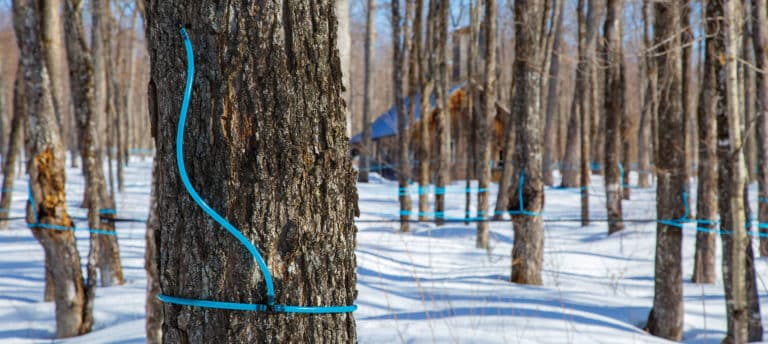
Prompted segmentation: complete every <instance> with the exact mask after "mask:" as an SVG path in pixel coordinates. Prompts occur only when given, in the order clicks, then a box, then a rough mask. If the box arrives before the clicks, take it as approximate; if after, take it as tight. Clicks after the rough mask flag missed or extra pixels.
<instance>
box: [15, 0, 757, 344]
mask: <svg viewBox="0 0 768 344" xmlns="http://www.w3.org/2000/svg"><path fill="white" fill-rule="evenodd" d="M767 30H768V6H766V0H741V1H739V0H684V1H683V0H681V1H673V0H655V1H650V0H567V1H566V0H506V1H498V0H466V1H448V0H378V1H376V0H351V1H347V0H321V1H312V2H306V1H283V2H282V3H276V2H269V1H265V2H250V1H237V0H235V1H230V2H228V3H227V4H218V3H213V2H210V3H209V2H204V1H203V2H199V3H198V2H193V3H189V2H184V1H177V0H37V1H33V0H9V1H0V47H2V49H3V51H2V53H0V154H1V155H2V164H1V166H2V174H3V184H2V192H1V195H0V234H1V233H3V232H6V233H16V232H14V231H20V230H23V231H24V233H27V234H29V235H30V236H31V237H32V238H34V240H35V241H36V243H38V244H39V245H38V246H39V249H40V252H41V256H42V262H43V263H42V267H41V268H40V269H39V270H40V271H39V274H40V280H41V284H42V289H41V290H40V291H39V293H38V294H39V296H40V298H41V299H42V301H44V302H52V306H51V309H52V310H53V316H52V318H53V320H54V321H55V333H54V336H55V337H56V338H65V337H73V336H81V335H87V334H88V333H91V332H93V331H96V330H99V329H100V327H99V326H102V323H100V321H102V320H101V319H99V314H100V313H99V311H98V309H99V308H98V307H99V302H100V300H101V299H100V298H99V294H100V291H102V290H103V291H105V293H108V292H109V290H112V289H110V288H121V287H125V286H126V285H131V284H132V283H135V279H134V280H132V279H131V278H130V277H129V276H133V274H134V273H135V272H134V271H132V270H135V269H133V268H132V267H131V264H134V263H133V260H135V259H126V257H127V256H126V255H128V254H131V252H132V251H135V250H136V248H135V247H134V246H132V245H128V246H127V248H126V247H125V246H121V245H124V241H123V240H124V238H125V237H124V236H120V235H119V234H122V233H121V225H122V224H123V223H131V224H136V225H137V226H140V227H141V228H142V235H141V237H142V239H141V241H142V244H143V246H142V247H141V249H140V251H141V252H140V253H141V257H142V258H141V259H139V260H140V261H141V262H142V265H141V270H142V272H141V275H142V278H143V279H145V280H146V287H145V288H144V287H142V288H144V289H143V290H144V292H145V293H146V294H145V297H143V300H142V301H141V302H142V304H143V307H144V308H143V310H142V312H143V314H144V316H145V318H146V321H145V334H144V336H145V337H142V338H144V339H145V340H146V341H147V342H150V343H159V342H169V343H198V342H217V341H218V342H268V343H274V342H334V343H336V342H350V343H351V342H357V341H358V340H360V338H363V339H369V338H368V337H363V336H362V335H364V334H363V333H362V332H361V331H363V330H358V329H359V328H362V329H367V328H368V327H367V326H369V325H365V326H363V327H360V326H358V323H359V321H361V318H358V317H357V316H356V314H355V313H353V311H354V310H355V309H356V308H357V306H356V305H355V304H356V300H360V299H361V295H360V293H366V292H367V293H374V292H375V293H380V294H376V295H382V294H383V295H385V296H386V297H389V296H391V295H397V293H395V292H392V293H390V292H389V290H387V287H386V286H380V285H374V284H375V283H369V282H368V280H366V283H362V285H360V283H358V279H365V278H370V276H377V277H378V278H384V277H382V276H385V277H386V276H387V273H386V272H385V273H382V272H380V271H370V270H369V269H368V268H367V267H366V268H361V267H362V266H366V265H365V264H367V263H369V261H367V260H366V259H370V258H366V257H368V255H369V254H370V252H368V251H365V250H367V248H368V246H366V245H367V243H366V244H364V245H363V250H361V248H360V247H361V245H360V242H359V241H360V240H361V239H360V238H363V236H360V231H361V228H364V227H362V226H363V225H364V224H366V223H375V224H377V225H380V226H384V227H376V228H377V230H379V231H382V232H387V233H389V232H392V233H396V234H397V235H398V238H399V240H400V244H401V245H402V247H392V248H391V249H392V252H388V253H385V254H380V255H377V256H376V259H377V260H376V261H377V262H379V260H387V259H390V260H391V262H389V263H387V264H396V263H398V262H399V261H398V260H397V259H395V258H393V256H394V255H395V254H397V253H398V252H399V250H400V249H401V248H403V247H406V248H404V249H403V250H405V251H406V252H407V254H408V255H407V260H409V261H410V264H413V265H414V266H417V267H418V268H419V269H428V268H429V267H431V266H432V264H433V262H432V251H431V250H432V246H431V245H432V242H431V241H429V244H428V246H427V247H428V251H429V262H428V263H427V262H421V261H416V262H414V258H413V257H412V256H411V255H410V254H411V252H410V251H408V248H407V246H408V245H409V244H412V243H413V242H417V241H418V240H419V238H420V236H424V234H423V233H425V231H428V235H427V236H428V237H429V239H430V240H432V239H433V237H432V231H435V233H436V238H437V239H438V240H442V239H446V237H448V238H451V235H454V236H456V237H459V238H460V239H461V240H468V239H467V238H470V237H471V238H472V239H474V240H473V243H472V245H471V246H472V248H471V249H474V250H476V251H477V252H481V253H482V254H480V255H479V256H483V254H484V255H486V256H483V257H486V259H488V261H492V262H496V261H499V260H500V259H503V260H504V263H503V264H504V265H503V266H504V270H503V271H498V272H494V273H493V276H497V275H503V278H502V279H503V280H504V283H505V285H509V286H511V287H519V286H521V285H525V286H526V288H548V287H551V285H552V284H554V285H556V286H557V287H558V288H559V287H560V283H562V281H561V280H560V278H568V277H560V272H559V271H558V272H557V277H556V278H554V277H551V276H552V272H551V270H554V269H556V268H557V266H555V265H557V264H562V263H561V262H560V261H558V260H557V259H558V258H556V257H555V258H553V257H552V256H549V255H550V254H553V253H552V252H553V251H555V250H550V249H549V246H548V245H550V242H552V241H555V242H559V241H558V240H561V238H559V237H558V238H555V240H552V238H553V234H550V233H551V232H550V231H551V230H553V229H557V228H560V227H558V226H570V227H568V228H569V230H571V231H572V232H575V233H579V231H585V232H586V231H588V230H590V229H592V228H599V231H600V233H599V235H600V236H599V239H595V238H596V236H595V235H591V236H590V237H589V238H586V239H583V241H584V242H587V243H590V244H591V243H594V244H595V245H596V246H598V245H601V244H604V243H605V242H606V241H608V240H612V239H616V238H619V240H621V241H620V245H622V246H621V250H622V252H624V251H623V250H624V246H623V245H624V241H623V240H624V239H625V238H628V239H627V240H630V239H631V238H632V235H635V233H637V228H638V227H641V226H645V228H648V229H649V230H652V231H653V236H652V237H655V241H654V243H653V245H652V248H653V250H652V251H648V252H646V256H645V257H643V258H642V259H644V260H646V261H647V263H648V266H649V267H650V266H652V267H653V269H652V271H651V269H650V268H649V269H648V271H646V274H645V275H644V276H643V278H645V280H646V281H648V285H649V288H648V289H649V291H648V293H649V295H650V297H647V298H646V299H645V300H643V302H644V306H643V307H644V308H642V309H641V311H638V310H637V309H635V310H634V312H633V314H639V313H642V316H641V318H642V319H641V320H637V319H634V320H636V321H635V323H634V324H633V325H632V326H634V327H637V329H638V330H642V331H645V332H646V333H647V334H650V335H652V336H657V337H660V338H664V339H668V340H673V341H681V340H687V339H689V338H688V335H689V333H690V332H687V331H691V327H695V326H694V325H691V324H690V323H688V322H687V321H688V320H687V319H686V318H685V316H686V314H687V313H686V311H687V309H686V307H688V303H686V298H687V297H690V294H686V290H687V289H690V284H694V285H698V286H701V288H702V289H701V290H702V298H704V297H703V293H704V291H703V290H704V288H708V289H707V290H708V292H710V291H712V290H715V289H716V290H717V291H716V292H717V293H721V294H717V295H722V296H718V297H720V298H721V299H722V301H723V306H722V307H720V308H721V309H718V310H717V311H718V312H719V313H720V314H722V318H723V323H724V326H723V328H721V329H719V331H720V332H718V336H719V337H720V338H718V339H722V340H723V342H725V343H746V342H757V341H761V340H763V327H764V325H763V323H762V321H763V317H762V313H761V305H765V304H764V303H763V304H761V298H762V299H765V297H766V290H765V286H763V285H762V284H761V283H762V282H761V281H762V280H761V278H760V274H761V267H763V268H764V265H762V264H763V263H764V262H762V261H761V260H762V258H763V257H766V256H768V70H767V69H768V50H766V49H768V48H767V47H766V45H768V31H767ZM141 159H149V160H150V161H151V162H152V164H151V166H152V167H151V170H149V172H148V174H147V175H146V176H143V177H141V178H143V179H146V187H147V190H150V189H151V193H149V195H148V200H149V202H144V203H148V204H141V205H140V206H141V207H142V209H143V210H145V213H142V214H143V215H142V218H137V217H135V216H133V217H129V216H126V215H125V214H124V213H122V212H121V209H119V208H120V207H121V205H122V204H126V202H127V201H126V200H131V198H132V197H134V193H135V192H137V191H136V187H137V185H136V183H133V184H132V183H131V182H130V181H129V180H133V179H132V178H133V176H131V175H130V173H132V172H130V171H135V169H132V167H134V166H133V164H135V163H137V162H140V161H143V160H141ZM150 174H151V178H150V176H149V175H150ZM80 176H82V178H81V179H80ZM77 183H80V184H77ZM22 185H23V186H22ZM73 185H82V187H81V189H82V193H75V192H73V189H76V188H78V187H79V186H75V187H73ZM377 185H386V186H387V187H389V189H392V190H395V191H393V192H391V193H389V194H387V197H389V198H388V199H381V198H380V197H378V196H380V195H376V194H375V192H373V191H371V190H375V187H377ZM20 188H23V190H21V191H19V189H20ZM456 190H458V191H456ZM14 191H17V192H16V193H15V192H14ZM560 192H570V195H572V197H569V198H567V200H564V199H559V198H558V197H560V196H559V195H563V194H562V193H560ZM19 195H25V197H24V198H22V199H19ZM393 195H396V196H393ZM14 197H15V198H14ZM377 197H378V198H377ZM643 197H645V198H643ZM649 197H650V198H649ZM638 200H646V201H649V202H650V203H649V204H650V206H649V208H647V209H644V210H643V209H638V203H637V202H639V201H638ZM386 201H391V203H392V205H393V206H394V204H397V209H396V210H393V211H392V214H390V215H391V216H388V217H384V216H382V215H381V214H382V212H383V210H382V209H380V208H385V207H386V205H387V203H386ZM552 204H555V206H552ZM14 206H15V207H16V208H14ZM553 207H556V209H553ZM566 207H567V209H566ZM14 209H15V210H14ZM21 209H23V210H21ZM81 210H82V212H80V211H81ZM77 214H84V216H79V215H77ZM456 214H457V215H456ZM638 214H640V215H641V216H639V215H638ZM454 215H455V216H454ZM22 223H23V224H24V225H23V226H22V227H23V228H21V229H20V228H19V224H22ZM388 223H391V224H392V226H389V225H387V224H388ZM382 224H384V225H382ZM77 230H85V231H86V232H87V233H88V234H87V239H84V237H82V236H81V237H79V238H78V236H77ZM439 230H443V231H442V232H440V231H439ZM500 231H505V232H503V234H499V233H500ZM227 232H228V233H229V234H231V235H229V234H227ZM454 232H456V233H461V234H455V233H454ZM212 233H213V234H212ZM446 233H448V234H446ZM466 233H470V235H465V234H466ZM687 233H691V234H690V236H689V237H690V238H691V239H690V240H684V238H686V235H687ZM505 237H506V238H509V243H508V244H509V245H508V246H504V245H503V244H504V243H502V244H500V242H503V241H504V238H505ZM78 240H80V242H79V243H78ZM83 240H87V241H83ZM131 240H132V239H131ZM600 240H604V241H603V242H600ZM5 242H6V241H3V239H2V237H0V243H2V245H5ZM86 243H87V244H86ZM436 247H439V246H436ZM498 247H504V249H505V250H506V251H505V252H504V253H503V254H501V255H500V254H499V253H498ZM84 248H86V250H85V251H84V250H83V249H84ZM356 250H360V251H356ZM81 251H82V252H81ZM126 251H128V252H126ZM556 251H568V250H566V249H558V250H556ZM472 252H474V251H472ZM389 254H391V255H393V256H389ZM498 256H501V257H502V258H498ZM0 259H1V258H0ZM446 259H447V258H446ZM494 259H495V260H494ZM422 263H423V264H424V265H423V266H422V265H421V264H422ZM2 266H4V265H0V268H1V267H2ZM553 266H554V267H553ZM413 270H414V272H413V273H414V274H416V272H415V271H416V270H417V269H416V268H414V269H413ZM564 275H565V274H564ZM2 276H3V274H2V273H0V279H2ZM473 278H474V277H473ZM494 278H496V277H494ZM610 278H612V279H617V277H616V275H615V274H614V275H612V276H611V277H610ZM496 279H498V278H496ZM404 280H405V281H407V282H408V283H411V280H412V282H413V284H415V285H416V286H417V287H418V288H416V289H415V290H417V291H415V292H414V293H416V294H419V296H418V297H417V298H416V299H417V301H418V302H420V305H421V306H423V307H425V309H424V310H421V309H417V310H415V311H416V313H417V314H415V315H414V314H410V313H406V314H405V317H404V319H405V321H408V320H421V317H424V318H427V319H430V320H431V319H432V318H435V317H436V318H440V317H442V316H443V314H442V313H440V314H439V315H436V313H434V312H430V311H427V309H426V308H427V307H428V305H427V304H428V303H429V302H430V300H428V299H429V298H428V297H426V296H425V292H424V288H425V287H424V285H426V284H427V283H426V281H429V282H430V283H433V284H434V283H435V282H434V281H435V280H439V278H435V277H434V276H431V275H430V277H428V278H426V280H425V279H420V277H418V276H416V277H415V278H413V279H411V278H410V277H408V278H405V279H404ZM553 281H554V282H553ZM398 282H402V281H398ZM614 282H615V281H614ZM423 284H424V285H423ZM566 284H567V282H566ZM1 285H2V283H0V286H1ZM650 285H652V287H650ZM142 286H143V284H142ZM426 288H429V286H427V287H426ZM498 288H503V287H498ZM446 289H450V288H448V287H446ZM526 290H529V289H526ZM530 290H538V289H530ZM614 292H615V287H614ZM393 297H394V296H393ZM560 297H562V293H561V295H560ZM377 298H380V296H377ZM1 300H2V296H0V301H1ZM377 301H378V300H377ZM386 302H387V304H386V305H381V304H377V305H376V307H378V308H377V310H379V308H381V309H386V311H392V309H393V308H397V307H393V306H392V305H391V304H389V302H390V301H389V299H388V298H387V299H386ZM418 302H416V303H418ZM431 302H432V303H433V304H434V302H435V301H434V298H433V299H432V300H431ZM2 307H3V304H2V303H0V311H2V310H3V308H2ZM361 307H371V305H370V304H369V303H367V301H366V302H362V303H361ZM510 307H514V305H510ZM403 308H407V307H403ZM598 308H599V307H598ZM763 308H764V307H763ZM421 311H424V312H423V313H424V314H422V312H421ZM710 311H711V312H714V311H712V310H710ZM382 312H384V311H382ZM296 313H301V314H296ZM459 313H461V312H458V313H457V314H459ZM469 313H470V314H474V311H469ZM499 313H501V312H499ZM0 314H2V312H0ZM364 314H365V315H366V316H365V317H362V319H363V320H362V321H366V320H370V319H379V318H376V317H384V318H386V317H387V316H389V314H388V313H382V314H386V315H382V314H379V313H375V312H371V313H364ZM633 316H634V315H633ZM393 317H394V318H395V320H397V315H394V316H393ZM409 317H410V318H409ZM704 317H705V319H706V313H705V315H704ZM387 319H389V318H387ZM431 326H432V325H431V323H430V330H432V331H433V336H434V335H435V334H434V329H432V327H431ZM704 326H705V327H706V326H707V325H706V320H705V325H704ZM704 331H705V332H706V329H705V330H704ZM2 334H3V331H2V328H0V341H2V339H3V337H2ZM398 336H399V338H397V337H391V338H388V339H392V340H394V339H393V338H396V339H398V340H401V341H408V340H406V339H407V338H405V337H403V335H402V334H401V333H398ZM433 340H434V337H433ZM363 341H365V340H363ZM416 341H417V342H418V340H416ZM564 341H566V340H564Z"/></svg>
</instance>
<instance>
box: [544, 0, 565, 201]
mask: <svg viewBox="0 0 768 344" xmlns="http://www.w3.org/2000/svg"><path fill="white" fill-rule="evenodd" d="M554 6H556V7H557V11H553V12H555V13H557V20H556V21H555V25H553V26H552V28H551V29H550V30H551V33H552V34H553V36H554V38H553V41H552V49H551V53H550V54H549V55H550V58H549V59H550V61H551V62H550V65H549V77H548V78H546V80H547V84H548V86H547V96H546V99H545V100H544V101H546V110H547V111H546V123H545V124H544V166H543V169H544V185H550V186H551V185H554V183H555V182H554V180H553V177H552V170H553V169H554V167H555V166H554V165H555V162H556V161H555V146H556V144H555V141H556V140H555V139H556V138H557V135H556V130H557V122H558V121H557V113H558V111H559V110H560V103H559V102H558V101H557V100H558V99H559V97H558V93H557V90H558V85H559V84H560V54H561V53H562V51H561V49H562V48H561V45H562V43H561V42H562V36H563V35H562V31H563V17H564V16H563V14H562V13H563V9H564V7H565V1H564V0H560V1H556V4H555V5H554Z"/></svg>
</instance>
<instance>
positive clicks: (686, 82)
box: [680, 0, 695, 218]
mask: <svg viewBox="0 0 768 344" xmlns="http://www.w3.org/2000/svg"><path fill="white" fill-rule="evenodd" d="M680 4H681V5H680V16H681V17H680V29H681V30H682V31H681V35H680V44H681V50H682V58H683V61H682V63H683V65H682V68H683V74H682V75H683V76H682V78H683V79H682V93H683V125H684V127H683V130H682V131H681V133H682V135H683V147H684V149H685V156H684V157H685V161H684V165H685V192H686V196H687V197H688V199H687V200H686V202H688V204H692V203H693V193H692V192H690V185H689V184H690V180H691V175H692V174H693V144H692V143H691V140H690V138H691V136H692V135H691V130H692V126H693V123H692V119H693V106H692V103H691V101H692V100H693V97H692V96H691V94H692V92H691V91H692V87H691V84H692V82H693V78H692V76H693V75H692V74H693V66H692V65H691V61H692V56H691V51H692V47H691V46H692V45H693V29H691V20H690V17H691V4H690V1H689V0H682V1H680ZM688 215H689V217H691V218H694V217H695V215H694V214H693V213H690V212H689V214H688Z"/></svg>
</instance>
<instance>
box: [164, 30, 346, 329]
mask: <svg viewBox="0 0 768 344" xmlns="http://www.w3.org/2000/svg"><path fill="white" fill-rule="evenodd" d="M179 33H180V34H181V37H182V39H183V40H184V48H185V49H186V53H187V81H186V85H185V87H184V100H183V102H182V104H181V113H180V116H179V126H178V130H177V131H176V164H177V165H178V168H179V176H180V177H181V181H182V183H183V184H184V188H186V190H187V192H188V193H189V195H190V196H191V197H192V199H193V200H194V201H195V203H197V205H198V206H199V207H200V208H201V209H202V210H203V211H204V212H205V213H206V214H208V215H209V216H210V217H211V218H213V220H214V221H216V222H217V223H219V224H220V225H221V226H222V227H224V229H226V230H227V232H229V233H230V234H231V235H232V236H234V237H235V238H236V239H237V240H238V241H239V242H240V243H241V244H242V245H243V246H245V248H246V249H247V250H248V252H249V253H250V254H251V256H253V259H254V260H255V261H256V263H257V264H258V266H259V269H260V270H261V273H262V274H263V276H264V282H265V284H266V287H267V304H266V305H264V304H246V303H233V302H219V301H208V300H195V299H186V298H178V297H172V296H167V295H158V299H160V301H163V302H166V303H172V304H177V305H184V306H196V307H206V308H218V309H229V310H242V311H269V310H271V311H273V312H284V313H308V314H321V313H322V314H325V313H349V312H354V311H355V310H356V309H357V306H356V305H351V306H328V307H323V306H321V307H310V306H307V307H305V306H290V305H277V304H275V288H274V284H273V282H272V275H271V274H270V273H269V268H268V267H267V264H266V262H265V261H264V258H263V257H262V256H261V254H260V253H259V251H258V249H256V247H255V246H254V245H253V244H252V243H251V242H250V241H249V240H248V239H247V238H246V237H245V236H244V235H243V234H242V233H240V231H238V230H237V228H235V227H234V226H233V225H232V224H231V223H229V221H227V220H226V219H225V218H223V217H222V216H221V215H219V214H218V213H217V212H216V211H215V210H213V209H212V208H211V207H210V206H209V205H208V204H207V203H206V202H205V201H204V200H203V199H202V197H200V194H198V193H197V191H196V190H195V188H194V187H193V186H192V183H191V182H190V180H189V175H188V174H187V169H186V167H185V165H184V154H183V152H184V125H185V123H186V120H187V111H188V110H189V100H190V98H191V96H192V83H193V82H194V75H195V59H194V54H193V51H192V43H191V41H190V40H189V35H188V34H187V30H186V29H184V28H182V29H181V30H180V31H179Z"/></svg>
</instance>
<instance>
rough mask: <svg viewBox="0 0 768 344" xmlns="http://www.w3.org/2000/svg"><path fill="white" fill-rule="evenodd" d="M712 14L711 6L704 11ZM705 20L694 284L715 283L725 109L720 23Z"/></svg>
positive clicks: (714, 20) (711, 19) (699, 119)
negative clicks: (720, 127)
mask: <svg viewBox="0 0 768 344" xmlns="http://www.w3.org/2000/svg"><path fill="white" fill-rule="evenodd" d="M703 10H704V11H705V12H706V11H709V10H710V8H709V6H706V8H704V9H703ZM706 16H707V18H708V20H707V21H706V26H705V29H706V37H707V39H706V48H705V49H706V53H705V54H706V56H705V59H704V74H703V75H702V77H701V92H700V96H699V108H698V122H699V166H698V187H697V192H698V194H697V197H696V219H697V223H696V226H697V227H699V228H702V229H705V230H704V231H697V232H696V253H695V258H694V265H693V282H695V283H715V278H716V275H715V236H716V234H715V233H716V230H717V229H718V226H717V167H718V161H717V121H716V117H715V112H716V111H717V107H718V106H721V107H722V106H725V104H724V103H723V99H720V98H718V94H717V92H716V86H717V73H718V72H719V70H721V69H722V68H721V67H720V66H719V62H718V61H719V60H718V55H717V51H716V50H715V45H716V42H715V40H716V38H715V36H716V35H717V34H719V33H718V30H719V28H720V27H721V26H720V25H721V24H722V23H721V22H718V21H717V20H716V19H714V18H711V17H709V16H710V14H709V13H708V12H707V13H706Z"/></svg>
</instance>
